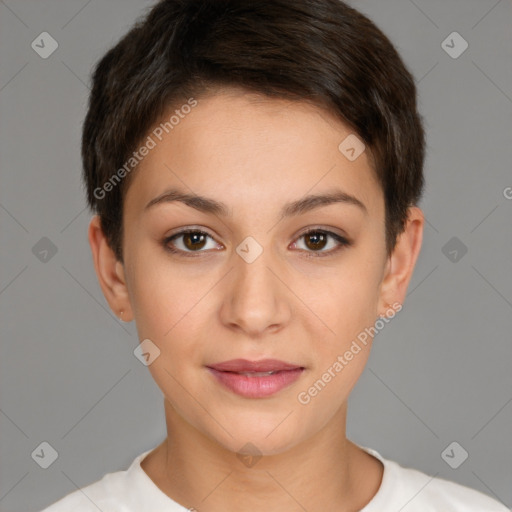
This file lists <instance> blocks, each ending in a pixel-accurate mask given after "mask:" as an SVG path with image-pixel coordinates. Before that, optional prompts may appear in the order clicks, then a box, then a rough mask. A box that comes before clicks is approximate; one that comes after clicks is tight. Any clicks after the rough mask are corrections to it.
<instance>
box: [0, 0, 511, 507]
mask: <svg viewBox="0 0 512 512" xmlns="http://www.w3.org/2000/svg"><path fill="white" fill-rule="evenodd" d="M151 3H152V2H142V1H135V0H130V1H127V0H124V1H120V0H116V1H114V0H109V1H102V2H99V1H98V0H92V1H87V0H73V1H70V0H67V1H63V0H60V1H57V0H52V1H47V0H45V1H41V0H38V1H35V0H34V1H28V0H23V1H15V0H3V1H0V34H1V36H0V52H1V72H0V119H1V123H0V130H1V148H0V165H1V173H2V175H1V188H0V218H1V228H2V232H1V234H2V243H1V244H0V257H1V275H0V308H1V318H2V324H1V325H2V332H1V334H2V346H1V349H2V353H1V358H0V365H1V371H0V376H1V377H0V378H1V381H0V382H1V407H0V431H1V433H2V435H1V444H0V461H1V467H0V471H1V479H0V510H2V511H24V512H26V511H35V510H40V509H41V508H43V507H44V506H47V505H48V504H50V503H53V502H54V501H56V500H57V499H59V498H61V497H62V496H64V495H65V494H67V493H69V492H71V491H73V490H75V489H76V488H78V487H82V486H84V485H86V484H89V483H91V482H93V481H96V480H98V479H99V478H101V477H102V476H103V475H104V474H105V473H106V472H110V471H115V470H119V469H125V468H126V467H127V465H128V464H129V463H130V462H131V461H132V460H133V458H134V457H135V456H136V455H138V454H139V453H141V452H142V451H145V450H148V449H150V448H152V447H154V446H156V445H157V444H158V443H159V442H160V441H161V440H162V439H163V438H164V436H165V423H164V414H163V400H162V395H161V392H160V390H159V389H158V388H157V386H156V384H154V382H153V380H152V378H151V375H150V373H149V371H148V370H147V368H146V367H144V366H143V365H142V364H141V363H140V362H139V360H138V359H136V358H135V357H134V355H133V350H134V349H135V347H136V346H137V344H138V340H137V336H136V331H135V326H134V324H123V323H120V322H119V321H118V320H117V319H116V318H115V317H114V316H113V315H112V313H111V312H110V310H109V308H108V305H107V303H106V301H105V299H104V298H103V295H102V293H101V290H100V287H99V285H98V283H97V280H96V276H95V273H94V268H93V264H92V259H91V255H90V248H89V245H88V242H87V238H86V234H87V226H88V222H89V220H90V216H91V215H90V213H89V212H88V210H86V209H85V201H84V196H83V193H82V189H81V185H80V167H81V162H80V154H79V142H80V130H81V123H82V121H83V117H84V114H85V104H86V100H87V94H88V92H89V90H88V83H89V72H90V69H91V67H92V65H93V64H94V62H96V60H97V59H98V58H100V57H101V56H102V54H103V53H104V52H105V51H106V50H107V48H109V47H110V46H111V45H112V44H113V43H115V42H116V41H117V39H118V37H119V36H121V35H122V34H123V33H124V32H125V31H126V30H127V29H128V27H129V26H130V25H131V23H132V22H133V21H134V20H135V18H136V17H137V16H139V15H140V14H142V11H143V8H145V7H147V6H149V5H150V4H151ZM352 4H353V5H354V6H356V7H357V8H359V9H360V10H361V11H362V12H364V13H366V14H367V15H369V16H370V17H371V18H372V19H373V20H374V21H375V22H376V23H377V24H378V25H379V26H380V28H381V29H383V31H384V32H385V33H386V34H387V35H388V36H389V37H390V38H391V40H392V41H393V42H394V43H395V44H396V46H397V48H398V50H399V51H400V53H401V54H402V56H403V58H404V60H405V61H406V63H407V65H408V66H409V68H410V70H411V71H412V72H413V74H414V75H415V77H416V80H417V83H418V88H419V101H420V109H421V111H422V113H423V115H424V118H425V124H426V129H427V133H428V153H427V159H426V166H425V174H426V180H427V187H426V192H425V196H424V199H423V200H422V202H421V205H420V206H421V207H422V208H423V210H424V212H425V215H426V219H427V224H426V228H425V234H424V245H423V249H422V252H421V255H420V257H419V261H418V264H417V267H416V270H415V273H414V276H413V279H412V283H411V285H410V288H409V292H408V297H407V300H406V302H405V305H404V309H403V310H402V312H401V313H400V314H399V315H398V316H397V317H396V318H395V319H394V320H393V321H392V322H391V323H390V324H389V325H387V326H386V327H385V329H384V330H383V331H381V332H380V333H379V335H378V337H377V338H376V340H375V345H374V350H373V352H372V355H371V357H370V361H369V363H368V366H367V368H366V370H365V372H364V374H363V376H362V377H361V379H360V381H359V382H358V384H357V386H356V388H355V390H354V392H353V395H352V397H351V406H350V408H349V411H350V413H349V421H348V435H349V437H350V438H351V439H352V440H354V441H355V442H358V443H359V444H362V445H364V446H370V447H373V448H375V449H377V450H378V451H380V452H381V453H382V455H383V456H385V457H387V458H391V459H394V460H397V461H398V462H400V463H401V464H403V465H408V466H413V467H415V468H418V469H420V470H422V471H425V472H428V473H430V474H432V475H434V474H436V475H437V476H439V477H442V478H448V479H450V480H453V481H456V482H460V483H462V484H464V485H468V486H470V487H473V488H476V489H479V490H481V491H483V492H485V493H486V494H489V495H491V496H494V497H495V498H497V499H499V500H501V501H502V502H503V503H505V504H506V505H508V506H509V507H510V506H511V505H512V486H511V485H510V484H511V478H512V469H511V460H512V443H511V442H510V431H511V426H512V421H511V420H512V404H511V401H512V385H511V384H512V382H511V377H510V363H511V360H512V348H511V343H510V341H511V340H510V338H511V334H510V333H511V332H512V322H511V318H512V314H511V313H512V272H511V256H512V222H510V221H511V209H512V200H510V199H507V197H506V196H507V195H508V197H511V196H512V191H511V193H509V194H507V191H510V189H507V187H512V175H511V172H510V171H511V163H512V143H511V142H512V139H511V132H512V130H511V125H512V117H511V112H512V87H511V85H512V80H511V79H512V66H511V61H512V59H511V53H512V44H511V43H512V41H511V39H512V36H511V34H512V32H511V30H510V26H511V22H512V16H511V14H512V5H511V2H510V1H507V0H501V1H496V0H478V1H477V0H472V1H468V0H451V1H441V0H436V1H432V0H429V1H426V0H415V1H414V2H413V1H412V0H387V1H386V2H383V1H382V0H364V1H353V2H352ZM43 31H47V32H49V33H50V34H51V35H52V37H53V38H55V39H56V40H57V42H58V44H59V47H58V49H57V50H56V51H55V53H53V54H52V55H51V56H50V57H49V58H47V59H42V58H41V57H40V56H39V55H38V54H37V53H36V52H35V51H34V50H33V49H32V48H31V43H32V41H33V40H34V39H36V37H37V36H38V35H39V34H40V33H41V32H43ZM453 31H457V32H459V33H460V34H461V35H462V37H463V38H464V39H465V40H466V41H467V42H468V43H469V47H468V49H467V50H466V51H465V52H464V53H463V54H462V55H461V56H459V57H458V58H456V59H454V58H452V57H450V56H449V55H448V54H447V53H446V51H445V50H444V49H443V48H442V46H441V43H442V41H443V40H445V39H446V37H447V36H448V35H449V34H450V33H452V32H453ZM449 44H450V45H451V43H449ZM453 45H455V49H457V48H460V46H458V45H459V43H458V42H457V43H454V44H453ZM453 45H452V46H453ZM43 237H47V238H48V239H50V240H51V242H52V243H53V244H54V245H55V247H56V249H57V252H56V253H55V254H54V255H53V256H52V253H51V252H50V253H48V254H47V256H46V261H41V260H40V258H43V260H44V257H43V256H42V253H38V251H37V250H34V252H36V254H38V256H39V257H36V254H34V252H33V247H34V246H35V245H36V243H38V241H39V240H40V239H41V238H43ZM453 237H456V238H457V240H455V241H453V240H452V241H451V242H449V241H450V240H451V239H452V238H453ZM39 243H40V244H43V246H44V244H45V243H46V244H48V242H47V241H46V242H45V241H43V242H39ZM446 244H448V245H446ZM453 244H455V245H453ZM462 244H463V245H462ZM36 247H40V246H36ZM464 247H466V248H467V253H466V254H464V255H463V256H462V257H461V254H462V252H461V248H464ZM454 248H455V249H456V250H457V258H456V259H455V260H454V255H455V253H453V249H454ZM450 252H451V254H450ZM43 441H46V442H48V443H50V445H51V446H53V447H54V449H55V450H57V452H58V454H59V456H58V458H57V460H56V461H55V462H54V463H53V464H52V465H51V466H50V467H49V468H48V469H42V468H41V467H40V466H39V465H38V464H36V462H35V460H34V459H33V458H32V457H31V454H32V453H33V451H34V450H35V449H36V448H37V447H38V446H39V445H40V443H41V442H43ZM453 441H456V442H458V443H459V444H460V445H461V446H462V447H463V448H464V449H465V450H466V451H467V452H468V453H469V458H468V459H467V460H466V461H465V462H464V463H463V464H462V465H460V467H459V468H458V469H452V468H451V467H450V466H449V465H448V464H447V463H446V462H445V461H444V460H443V458H442V457H441V453H442V452H443V450H444V449H445V448H446V447H447V446H448V445H449V444H450V443H451V442H453ZM460 453H461V451H460V448H456V449H455V451H454V458H455V459H457V458H458V457H460Z"/></svg>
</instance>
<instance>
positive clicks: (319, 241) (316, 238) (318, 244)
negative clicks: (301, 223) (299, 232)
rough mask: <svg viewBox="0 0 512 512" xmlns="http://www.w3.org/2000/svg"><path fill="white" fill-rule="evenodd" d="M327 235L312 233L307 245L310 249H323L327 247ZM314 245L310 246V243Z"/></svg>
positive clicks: (308, 237)
mask: <svg viewBox="0 0 512 512" xmlns="http://www.w3.org/2000/svg"><path fill="white" fill-rule="evenodd" d="M325 239H326V236H325V233H318V232H315V233H311V234H309V235H308V236H307V237H306V245H307V246H308V247H309V248H310V249H323V248H324V247H325ZM311 240H312V243H311V244H309V243H308V241H311Z"/></svg>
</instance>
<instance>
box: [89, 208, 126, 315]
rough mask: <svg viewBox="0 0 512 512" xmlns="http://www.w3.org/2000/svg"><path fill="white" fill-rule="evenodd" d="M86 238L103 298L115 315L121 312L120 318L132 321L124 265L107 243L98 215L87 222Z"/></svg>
mask: <svg viewBox="0 0 512 512" xmlns="http://www.w3.org/2000/svg"><path fill="white" fill-rule="evenodd" d="M88 238H89V244H90V246H91V251H92V257H93V261H94V268H95V269H96V275H97V276H98V281H99V283H100V286H101V289H102V291H103V295H104V296H105V299H107V302H108V304H109V306H110V308H111V309H112V311H113V312H114V314H115V315H116V316H117V317H121V312H122V313H123V315H122V318H121V320H123V321H125V322H130V321H132V320H133V312H132V307H131V304H130V299H129V295H128V288H127V287H126V280H125V275H124V266H123V264H122V263H121V262H120V261H119V260H117V258H116V256H115V254H114V251H112V249H111V248H110V246H109V245H108V242H107V239H106V237H105V234H104V233H103V230H102V228H101V222H100V217H99V216H98V215H95V216H94V217H93V218H92V220H91V222H90V224H89V232H88Z"/></svg>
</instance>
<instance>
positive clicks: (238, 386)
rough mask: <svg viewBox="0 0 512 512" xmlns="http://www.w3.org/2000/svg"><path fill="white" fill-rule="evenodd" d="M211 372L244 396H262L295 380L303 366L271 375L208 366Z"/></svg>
mask: <svg viewBox="0 0 512 512" xmlns="http://www.w3.org/2000/svg"><path fill="white" fill-rule="evenodd" d="M208 370H210V372H211V374H212V375H213V376H214V377H215V378H216V379H217V380H218V381H219V382H220V383H221V384H223V385H224V386H226V387H227V388H228V389H230V390H231V391H233V392H234V393H236V394H237V395H241V396H244V397H246V398H264V397H266V396H271V395H273V394H275V393H277V392H278V391H281V389H283V388H285V387H287V386H289V385H290V384H292V383H293V382H295V381H296V380H297V379H298V378H299V377H300V376H301V374H302V371H303V368H297V369H295V370H283V371H279V372H276V373H274V374H272V375H262V376H260V377H248V376H247V375H240V374H238V373H232V372H221V371H218V370H215V369H213V368H208Z"/></svg>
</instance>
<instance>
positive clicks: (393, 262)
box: [379, 206, 425, 316]
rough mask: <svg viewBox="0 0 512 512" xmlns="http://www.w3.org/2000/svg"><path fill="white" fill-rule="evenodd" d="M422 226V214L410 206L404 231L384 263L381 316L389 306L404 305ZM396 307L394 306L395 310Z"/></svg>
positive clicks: (418, 249) (421, 238)
mask: <svg viewBox="0 0 512 512" xmlns="http://www.w3.org/2000/svg"><path fill="white" fill-rule="evenodd" d="M424 224H425V218H424V215H423V212H422V211H421V210H420V209H419V208H418V207H417V206H411V207H410V208H409V209H408V217H407V222H406V226H405V229H404V231H403V232H402V233H401V234H400V235H399V236H398V238H397V243H396V246H395V249H394V250H393V253H392V254H391V255H390V256H389V258H388V261H387V263H386V269H385V271H384V276H383V279H382V282H381V287H380V298H379V311H380V312H381V313H380V314H381V315H382V316H386V313H385V311H387V310H389V307H390V305H392V304H395V303H398V304H400V305H401V304H403V303H404V300H405V296H406V294H407V287H408V286H409V281H410V280H411V277H412V274H413V271H414V266H415V264H416V260H417V259H418V255H419V253H420V249H421V242H422V240H423V227H424ZM397 307H398V306H394V308H395V309H396V308H397ZM398 311H399V309H398Z"/></svg>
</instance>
